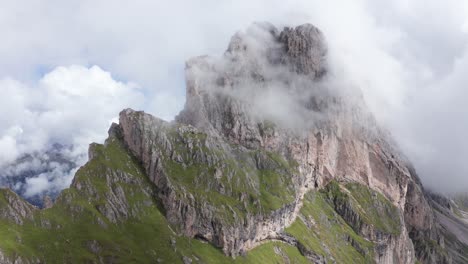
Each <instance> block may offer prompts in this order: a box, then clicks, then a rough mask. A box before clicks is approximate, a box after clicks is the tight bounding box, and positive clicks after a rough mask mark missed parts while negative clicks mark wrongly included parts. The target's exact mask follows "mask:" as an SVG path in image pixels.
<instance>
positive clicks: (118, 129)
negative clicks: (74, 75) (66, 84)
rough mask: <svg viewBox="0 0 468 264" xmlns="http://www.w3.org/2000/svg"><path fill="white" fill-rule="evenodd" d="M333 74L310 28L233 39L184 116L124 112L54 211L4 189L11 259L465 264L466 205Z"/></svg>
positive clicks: (2, 217)
mask: <svg viewBox="0 0 468 264" xmlns="http://www.w3.org/2000/svg"><path fill="white" fill-rule="evenodd" d="M331 76H333V72H331V69H329V67H328V57H327V44H326V40H325V37H324V34H323V33H322V32H321V31H320V30H319V29H317V28H316V27H314V26H313V25H310V24H305V25H301V26H298V27H295V28H284V29H283V30H279V29H277V28H275V27H274V26H273V25H270V24H268V23H257V24H254V25H252V26H251V27H250V28H249V29H247V30H246V31H243V32H239V33H237V34H235V35H234V36H233V37H232V39H231V42H230V43H229V45H228V48H227V50H226V52H225V53H224V54H223V55H222V56H220V57H216V58H213V57H208V56H203V57H197V58H193V59H191V60H189V61H188V62H187V64H186V86H187V93H186V104H185V108H184V109H183V110H182V111H181V113H180V114H179V115H178V116H177V117H176V119H175V121H173V122H166V121H163V120H161V119H158V118H156V117H153V116H151V115H149V114H146V113H144V112H139V111H134V110H131V109H125V110H123V111H122V112H121V113H120V120H119V124H113V125H112V126H111V128H110V130H109V137H108V139H107V140H106V142H105V144H103V145H100V144H91V145H90V148H89V162H88V163H87V164H86V165H84V166H83V167H81V168H80V169H79V170H78V172H77V173H76V175H75V178H74V180H73V183H72V184H71V186H70V188H68V189H66V190H64V191H63V192H62V193H61V194H59V195H58V197H57V198H56V199H55V200H54V201H51V199H48V200H47V206H46V208H44V209H38V208H36V207H34V206H32V205H30V204H29V203H27V202H26V201H24V200H23V199H22V198H20V197H19V196H18V195H16V194H15V193H13V192H12V191H10V190H8V189H3V190H0V222H1V224H0V236H1V239H0V262H1V263H184V264H187V263H466V261H467V260H468V246H467V237H466V236H464V235H463V234H464V233H463V234H460V232H461V231H459V230H464V231H466V232H467V233H468V231H467V230H468V228H467V227H466V222H464V221H465V220H464V217H465V216H466V213H465V212H464V208H463V207H459V206H457V204H456V203H455V202H454V200H451V199H448V198H446V197H443V196H440V195H437V194H433V193H429V192H426V191H425V190H424V188H423V186H422V185H421V182H420V180H419V178H418V176H417V175H416V172H415V170H414V169H413V167H412V166H411V164H410V162H409V161H408V160H407V159H406V158H405V156H404V155H403V154H402V153H401V152H400V151H399V149H398V147H397V146H396V144H395V143H394V142H393V141H392V139H391V137H390V136H389V133H387V132H386V131H385V129H383V128H381V127H380V126H379V125H378V122H377V121H376V120H375V118H374V117H373V115H372V113H370V112H369V111H368V109H367V107H366V104H365V101H364V99H363V96H362V94H361V93H360V91H359V90H358V89H353V88H350V87H347V86H346V84H343V83H340V82H339V81H338V82H337V81H336V80H333V78H332V77H331Z"/></svg>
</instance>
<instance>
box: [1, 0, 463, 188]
mask: <svg viewBox="0 0 468 264" xmlns="http://www.w3.org/2000/svg"><path fill="white" fill-rule="evenodd" d="M110 7H116V8H110ZM0 18H1V19H0V21H1V23H0V34H1V35H2V39H3V41H2V42H1V43H0V57H1V58H2V59H1V60H0V80H1V81H0V90H1V91H2V97H1V99H0V111H1V113H2V115H1V116H2V117H0V118H1V119H2V120H1V121H2V122H0V149H1V151H0V162H7V161H9V160H11V159H12V157H18V156H19V155H21V154H22V153H25V152H32V150H38V149H41V148H42V147H43V146H45V145H47V144H50V143H51V142H54V141H57V142H59V143H61V144H62V143H63V144H65V145H67V144H68V145H73V146H74V147H73V150H72V152H73V151H76V150H75V149H85V148H86V147H87V144H88V143H89V140H98V139H102V138H103V137H105V131H106V129H107V126H108V124H109V121H110V120H111V119H112V117H114V116H116V115H117V113H118V111H119V110H120V108H123V107H136V108H142V109H144V110H146V111H148V112H150V113H152V114H154V115H157V116H160V117H162V118H165V119H171V118H172V117H173V116H174V115H175V114H177V113H178V112H179V110H180V109H181V108H182V106H183V103H184V101H185V99H184V94H185V86H184V77H183V68H184V61H185V60H187V59H188V58H190V57H193V56H198V55H201V54H211V55H219V54H221V53H222V52H223V51H224V50H225V48H226V44H227V43H228V41H229V39H230V37H231V36H232V34H233V33H234V32H236V31H237V30H239V29H245V28H247V27H248V25H250V24H251V23H252V22H253V21H270V22H272V23H273V24H275V25H277V26H278V27H281V26H284V25H297V24H303V23H306V22H308V23H312V24H314V25H316V26H317V27H319V28H320V29H321V30H322V31H323V32H324V34H325V36H326V38H327V41H328V44H329V54H330V63H331V64H332V65H333V67H335V69H336V71H337V72H340V74H339V76H340V78H342V80H340V81H341V82H344V83H349V85H350V86H356V87H359V88H360V89H362V90H363V91H364V95H365V98H366V101H367V103H368V105H369V106H370V108H371V110H372V111H373V112H374V113H375V114H376V116H377V117H378V119H379V120H380V122H382V123H383V124H385V125H386V126H387V127H389V128H390V130H391V131H392V133H393V135H394V136H395V137H396V139H397V141H398V142H399V143H400V145H401V146H402V148H403V149H404V151H405V152H406V153H407V154H408V156H409V157H410V159H411V160H412V161H413V162H414V163H415V165H416V168H417V170H418V171H419V174H420V176H421V178H422V179H423V181H424V182H425V183H426V184H427V185H429V186H432V187H435V188H438V189H439V190H450V191H454V190H457V191H460V190H462V191H467V190H468V166H467V165H466V162H464V160H465V159H467V158H468V141H467V140H466V139H465V136H464V135H465V134H467V133H468V123H467V122H466V120H467V119H468V110H467V108H466V106H465V104H464V100H463V99H464V98H467V96H468V90H467V89H465V88H464V86H465V83H467V81H468V80H467V79H468V77H466V74H464V69H466V66H468V65H466V64H468V54H467V44H468V43H467V35H466V33H467V31H468V20H467V18H468V3H466V1H463V0H448V1H444V2H441V1H436V0H427V1H423V0H411V1H404V0H397V1H391V2H389V1H384V0H356V1H353V2H349V3H348V2H345V1H333V0H332V1H319V0H291V1H279V0H268V1H267V0H257V1H247V0H238V1H214V0H205V1H202V2H200V1H197V2H194V1H187V0H174V1H170V2H167V1H144V0H139V1H133V2H131V3H130V2H126V1H110V0H104V1H99V2H96V1H90V0H81V1H78V0H72V1H67V3H65V2H63V1H47V2H44V1H40V0H33V1H26V0H16V1H8V0H7V1H2V3H1V8H0ZM69 65H82V66H71V67H70V66H69ZM92 65H99V66H100V67H102V68H103V69H106V71H109V72H112V76H114V77H111V76H110V75H109V74H108V73H106V72H104V71H102V70H100V69H99V68H97V67H96V68H93V67H91V66H92ZM61 66H65V67H61ZM57 67H58V68H57ZM93 72H94V73H93ZM106 76H107V77H106ZM86 80H87V81H86ZM116 80H120V82H119V81H116ZM129 81H132V82H135V83H138V87H141V88H140V89H136V88H135V87H134V85H132V84H131V83H130V82H129ZM93 87H94V88H93ZM98 87H99V89H97V88H98ZM109 87H113V88H109ZM98 91H99V92H98ZM119 91H120V92H119ZM143 97H144V98H143ZM80 102H81V103H80ZM84 103H90V104H91V105H90V106H89V107H83V106H82V104H84ZM91 113H93V114H91ZM77 128H78V129H77ZM77 152H80V151H77ZM81 152H82V151H81ZM78 156H79V155H78ZM31 185H34V186H41V182H40V181H39V180H38V181H37V182H36V183H34V182H32V183H31Z"/></svg>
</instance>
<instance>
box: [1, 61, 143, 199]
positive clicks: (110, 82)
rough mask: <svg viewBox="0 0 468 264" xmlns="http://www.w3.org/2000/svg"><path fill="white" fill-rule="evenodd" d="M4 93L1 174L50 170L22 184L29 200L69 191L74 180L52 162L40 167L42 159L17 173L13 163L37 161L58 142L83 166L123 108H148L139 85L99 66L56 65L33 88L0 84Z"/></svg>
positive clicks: (9, 82) (66, 169)
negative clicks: (93, 145)
mask: <svg viewBox="0 0 468 264" xmlns="http://www.w3.org/2000/svg"><path fill="white" fill-rule="evenodd" d="M0 89H1V90H2V91H4V92H5V93H4V95H6V96H5V97H3V100H2V104H0V109H1V111H2V113H3V114H2V123H1V126H0V132H1V133H0V150H1V151H0V167H3V168H2V172H3V173H2V174H4V175H7V176H8V175H15V172H16V174H19V175H21V172H22V171H28V170H33V171H34V170H41V169H47V170H48V171H49V172H47V173H43V174H40V175H38V176H35V177H32V178H29V179H27V180H26V185H25V186H19V187H24V188H26V192H25V195H26V196H32V195H34V194H37V193H38V192H42V191H44V190H49V191H57V190H61V189H63V188H65V187H66V186H67V185H68V184H69V183H70V181H71V175H70V174H69V171H70V169H71V168H69V167H68V166H66V167H64V166H62V165H60V164H54V163H49V162H46V163H39V164H38V159H37V158H33V159H31V160H26V161H23V162H22V163H21V164H20V165H21V166H20V168H17V169H20V171H17V170H14V168H11V166H8V165H9V164H11V162H13V161H15V159H17V158H18V157H20V156H22V155H25V154H31V155H33V157H35V156H37V155H38V154H35V153H41V152H45V151H46V150H48V149H50V148H51V146H52V144H54V143H59V144H61V145H63V146H66V147H65V148H62V149H60V150H59V152H60V154H61V155H62V156H63V158H66V159H68V160H70V161H72V162H74V163H76V164H77V165H82V164H83V163H84V162H85V161H86V159H87V149H88V145H89V143H91V142H103V140H104V139H105V137H106V135H107V129H108V128H109V123H110V122H111V121H113V120H116V118H117V116H118V113H119V112H120V110H122V109H123V108H126V107H133V108H138V107H139V106H141V105H143V104H144V95H143V93H142V92H141V90H140V89H139V87H138V86H137V85H135V84H132V83H123V82H118V81H116V80H114V79H113V78H112V76H111V75H110V73H109V72H106V71H103V70H102V69H101V68H99V67H97V66H93V67H91V68H86V67H82V66H70V67H58V68H56V69H54V70H53V71H51V72H49V73H47V74H46V75H45V76H44V77H43V78H41V79H40V80H39V81H38V82H37V83H33V84H26V83H20V82H18V81H13V80H11V79H4V80H0ZM47 159H48V158H47V157H45V160H46V161H47Z"/></svg>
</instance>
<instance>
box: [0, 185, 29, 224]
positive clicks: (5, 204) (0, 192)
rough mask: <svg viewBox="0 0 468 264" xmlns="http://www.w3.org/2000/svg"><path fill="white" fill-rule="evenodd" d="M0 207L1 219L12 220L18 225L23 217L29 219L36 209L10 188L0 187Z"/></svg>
mask: <svg viewBox="0 0 468 264" xmlns="http://www.w3.org/2000/svg"><path fill="white" fill-rule="evenodd" d="M0 208H1V210H0V218H1V219H4V220H8V221H13V222H14V223H16V224H19V225H21V224H23V222H24V220H25V219H30V218H31V217H32V215H33V212H34V211H35V210H37V208H36V207H34V206H32V205H31V204H29V203H28V202H26V201H24V200H23V199H22V198H21V197H19V196H18V194H16V193H14V192H13V191H11V190H10V189H0Z"/></svg>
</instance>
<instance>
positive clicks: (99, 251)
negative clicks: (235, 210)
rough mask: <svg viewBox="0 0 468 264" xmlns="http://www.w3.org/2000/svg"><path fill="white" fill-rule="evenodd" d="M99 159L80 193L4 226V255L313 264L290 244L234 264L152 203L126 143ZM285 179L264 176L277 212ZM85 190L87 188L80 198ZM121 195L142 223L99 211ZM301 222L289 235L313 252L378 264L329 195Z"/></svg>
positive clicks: (261, 249) (81, 174)
mask: <svg viewBox="0 0 468 264" xmlns="http://www.w3.org/2000/svg"><path fill="white" fill-rule="evenodd" d="M94 152H95V153H96V155H95V156H96V158H94V159H93V160H91V161H90V162H89V163H88V164H87V165H85V166H84V167H82V168H81V169H80V170H79V171H78V172H77V174H76V176H75V180H74V185H73V187H71V188H69V189H66V190H64V191H63V193H62V194H61V195H60V196H59V198H58V199H57V201H56V204H55V205H54V207H52V208H50V209H45V210H38V211H37V212H36V213H35V216H34V220H27V221H26V223H25V224H24V225H22V226H19V225H16V224H13V223H11V222H8V221H6V220H0V237H1V239H0V249H1V250H2V252H4V253H5V254H6V255H7V256H10V257H11V258H15V256H17V255H21V256H23V257H26V258H27V259H40V260H42V261H45V262H46V263H93V262H106V263H108V262H113V263H155V262H162V263H182V262H183V258H184V257H189V258H191V259H192V260H193V261H194V262H195V263H285V262H288V261H289V262H290V263H307V259H306V258H305V257H304V256H303V255H301V253H300V252H299V250H298V249H297V248H296V247H293V246H291V245H288V244H285V243H282V242H267V243H265V244H263V245H260V246H258V247H257V248H255V249H253V250H251V251H249V252H248V253H247V254H246V256H242V257H238V258H236V259H235V260H234V259H232V258H229V257H226V256H225V255H223V253H222V252H221V250H220V249H217V248H215V247H213V246H212V245H210V244H207V243H204V242H201V241H199V240H195V239H190V238H187V237H183V236H179V235H177V234H176V233H174V232H173V230H176V228H175V227H173V228H171V227H170V225H169V224H168V222H167V220H166V218H165V217H164V215H163V214H162V213H161V211H160V210H159V208H158V203H157V201H155V200H154V198H153V196H152V195H151V193H152V191H153V190H152V188H153V185H152V184H151V183H150V182H149V180H148V179H147V177H146V176H145V174H144V173H143V170H142V169H141V167H140V166H139V165H138V163H137V162H136V160H134V159H133V158H132V157H131V156H130V155H129V154H128V153H127V151H126V150H125V149H124V148H123V147H122V146H121V145H120V143H119V142H118V141H117V140H115V139H111V140H109V141H108V144H107V145H106V146H103V145H95V146H94ZM268 157H269V158H270V159H272V160H273V161H275V162H276V164H277V165H278V164H279V165H278V166H280V167H281V166H282V167H286V166H288V164H282V165H281V163H284V162H285V161H283V160H281V159H280V158H278V157H276V156H275V155H274V154H268ZM235 165H236V164H231V165H229V164H228V166H235ZM173 169H174V170H175V171H173V173H174V174H175V175H182V178H181V179H179V180H181V181H182V182H183V181H185V179H184V178H183V177H184V176H183V175H184V174H183V172H182V171H177V169H178V168H173ZM179 169H180V168H179ZM184 170H187V169H184ZM112 173H125V175H126V176H127V178H128V179H129V180H126V181H119V180H114V181H109V179H108V177H107V178H106V174H107V175H109V174H112ZM277 173H278V172H277V171H274V172H272V171H268V170H266V171H261V172H259V181H260V184H261V186H262V188H263V189H262V190H263V191H262V192H263V193H262V199H263V202H262V203H263V204H264V205H268V204H270V205H268V206H271V207H272V208H275V207H277V206H278V204H282V203H284V201H283V202H281V200H279V198H281V197H282V195H290V194H289V193H288V192H286V191H285V190H282V188H281V186H282V185H281V183H282V182H281V181H282V180H284V176H281V175H278V174H277ZM77 185H81V186H83V187H82V188H81V189H80V190H79V189H77V188H76V186H77ZM119 188H120V189H122V190H123V191H124V193H125V197H126V201H127V203H128V205H129V208H130V209H134V210H136V215H137V217H132V216H129V217H128V219H127V220H125V221H119V222H117V223H112V222H111V221H109V220H108V219H107V218H106V217H105V216H104V215H103V214H102V213H101V212H100V211H99V210H98V209H97V208H101V207H102V206H104V205H105V204H106V199H107V197H108V196H109V195H111V194H112V193H113V191H115V190H116V189H119ZM192 191H196V190H195V189H194V190H192ZM284 192H286V194H284ZM282 193H283V194H282ZM270 195H271V196H276V197H270ZM215 198H216V199H219V200H218V201H217V202H219V203H229V202H237V201H226V200H225V199H232V198H229V197H226V196H223V195H219V194H218V195H217V196H215ZM207 199H213V197H211V198H210V197H208V196H207ZM0 206H3V204H2V203H0ZM268 206H266V207H268ZM0 210H1V208H0ZM301 214H302V216H303V219H308V220H309V222H311V223H314V224H313V225H310V224H309V226H307V225H306V224H305V223H304V221H303V220H301V219H297V220H296V222H295V223H294V224H293V225H292V226H291V227H289V228H288V229H287V230H286V232H288V233H290V234H291V235H293V236H295V237H296V238H297V239H298V241H299V242H300V243H301V244H303V245H304V246H305V248H307V249H308V250H311V251H314V252H316V254H318V255H322V256H327V259H328V260H332V258H333V259H334V260H336V261H337V262H338V263H345V262H348V261H352V262H354V263H364V262H370V260H371V258H372V247H373V244H372V243H370V242H368V241H366V240H364V239H363V238H361V237H359V236H358V235H357V234H356V233H355V232H354V231H353V230H352V229H351V228H350V227H349V226H348V225H347V224H346V223H345V221H344V220H343V219H342V218H341V217H340V216H339V215H338V214H337V213H336V212H335V211H334V210H333V208H332V206H331V205H330V204H329V203H327V201H326V195H325V193H322V192H315V193H309V194H308V195H306V199H305V202H304V207H303V209H302V210H301ZM351 242H353V243H351ZM353 245H354V246H353ZM366 255H367V257H366ZM331 256H332V257H331Z"/></svg>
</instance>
